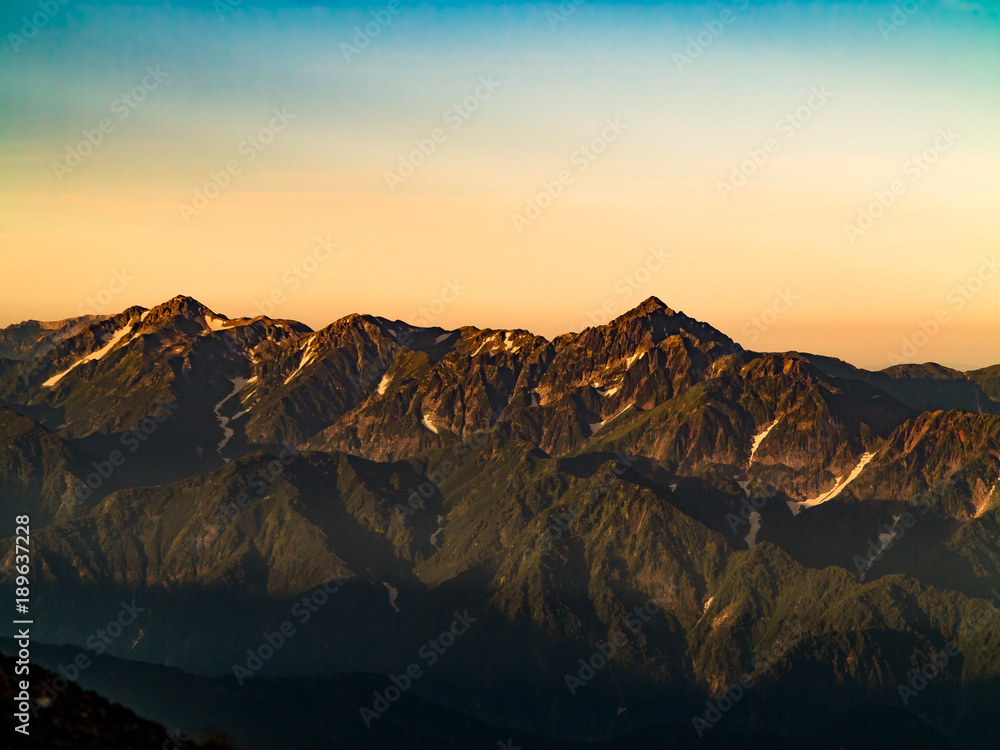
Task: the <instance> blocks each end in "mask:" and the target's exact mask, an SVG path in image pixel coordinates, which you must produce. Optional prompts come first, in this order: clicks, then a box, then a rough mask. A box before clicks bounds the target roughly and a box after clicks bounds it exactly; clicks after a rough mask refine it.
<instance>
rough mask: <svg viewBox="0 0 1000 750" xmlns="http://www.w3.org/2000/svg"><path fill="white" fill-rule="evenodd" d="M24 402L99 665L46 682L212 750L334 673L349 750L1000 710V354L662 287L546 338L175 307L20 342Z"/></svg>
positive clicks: (857, 727) (21, 496)
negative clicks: (260, 707)
mask: <svg viewBox="0 0 1000 750" xmlns="http://www.w3.org/2000/svg"><path fill="white" fill-rule="evenodd" d="M0 397H2V404H0V434H2V437H3V440H4V442H3V445H4V450H3V453H2V456H0V497H2V498H3V500H4V507H6V508H16V509H17V512H18V513H27V514H30V515H31V518H32V527H33V534H32V544H33V547H34V572H33V576H34V592H35V596H36V597H37V599H36V602H35V605H34V606H35V609H36V610H37V611H38V612H39V617H38V621H37V623H36V625H35V631H34V634H35V637H36V638H37V639H39V640H40V641H44V642H47V643H51V644H55V645H59V644H69V645H71V646H74V647H76V650H75V651H74V650H72V649H70V651H69V652H61V651H59V650H53V651H52V652H51V653H49V655H48V656H47V657H46V658H47V659H49V662H48V663H45V666H46V667H48V668H49V669H53V670H56V669H57V668H58V667H59V666H60V664H62V663H63V662H62V661H60V660H62V659H65V658H69V659H70V660H72V655H71V654H73V653H77V652H79V651H81V650H82V651H84V652H86V653H88V654H90V655H94V656H95V659H94V665H93V668H92V669H89V670H87V671H85V672H84V673H82V674H81V675H80V676H79V684H80V685H81V686H82V687H85V688H91V689H93V690H96V691H97V692H99V693H101V694H103V695H106V696H109V697H112V698H113V699H115V700H119V701H121V702H123V703H125V705H127V706H129V707H130V708H132V709H133V710H135V711H136V712H137V713H140V714H141V715H143V716H146V717H147V718H150V719H154V720H156V721H158V722H160V723H161V724H164V725H165V726H171V725H172V723H173V724H175V725H178V726H179V727H180V729H182V730H184V731H185V732H187V733H188V734H192V735H193V734H194V733H195V732H196V731H197V730H199V729H202V728H204V727H206V726H209V725H212V726H213V727H214V728H216V729H219V730H222V731H225V732H226V733H227V734H229V735H230V736H234V737H235V736H241V735H240V732H239V731H236V730H238V729H239V727H243V728H244V730H245V729H246V727H248V726H249V727H253V731H254V735H253V736H254V737H256V738H257V743H256V744H257V745H259V744H260V743H261V742H264V743H265V745H264V746H268V747H271V746H275V747H277V746H280V742H279V741H278V740H277V739H274V740H273V741H271V740H267V739H266V738H268V737H272V738H273V737H276V736H277V735H276V734H275V733H274V726H273V725H272V726H270V728H268V726H265V725H266V724H267V722H268V721H269V719H268V718H267V712H266V711H254V712H251V714H252V715H251V716H248V715H247V714H246V713H245V712H243V713H241V712H239V711H237V710H235V708H233V707H232V706H235V705H236V704H238V703H239V702H240V701H241V700H245V701H247V705H250V704H252V703H253V701H261V700H271V699H273V700H279V698H280V700H281V701H285V702H286V703H288V704H289V705H292V704H293V703H294V702H295V701H296V700H301V701H305V702H306V703H307V704H308V705H313V704H312V703H309V700H313V699H311V698H310V699H308V700H307V699H306V698H304V697H303V696H304V695H305V694H307V693H309V690H310V689H311V688H310V687H309V686H310V685H313V686H315V685H316V684H318V683H316V680H327V681H329V686H331V687H329V690H331V691H333V692H331V693H329V695H336V696H339V698H338V700H341V701H342V702H344V701H346V702H347V703H348V704H351V705H349V706H348V708H349V710H347V711H342V712H341V713H339V714H338V717H339V718H338V719H337V721H338V722H340V723H342V724H344V726H346V725H347V724H350V731H349V732H348V731H347V730H346V729H345V730H338V727H337V726H333V725H330V724H329V723H326V724H324V723H323V720H317V722H316V724H315V725H310V727H309V732H310V733H311V734H309V736H310V737H311V738H312V739H310V740H309V742H312V741H315V742H317V743H319V744H320V745H322V743H324V742H328V741H329V738H330V737H335V736H338V735H337V732H338V731H340V732H341V734H340V736H342V737H354V736H355V734H356V736H357V738H359V739H357V740H356V741H354V743H355V744H353V745H351V746H354V747H362V746H372V747H375V746H378V745H375V744H369V745H365V744H364V743H365V742H369V743H370V742H373V741H371V740H369V739H364V740H363V739H360V738H370V737H373V736H375V735H371V734H369V733H368V730H367V728H366V723H365V719H366V717H367V720H368V724H372V725H374V726H376V727H377V726H385V727H394V729H393V730H392V731H394V732H395V731H397V730H398V728H399V726H400V724H398V723H397V722H399V721H401V720H400V719H399V718H393V717H404V716H405V717H406V720H405V722H403V725H404V726H413V727H417V726H420V727H421V729H420V731H421V732H425V730H426V732H425V733H423V734H421V735H420V736H421V737H423V738H425V739H427V742H428V743H431V744H434V743H438V744H436V745H435V746H441V745H440V742H441V741H442V740H441V735H439V734H435V733H434V732H433V731H430V730H429V729H428V726H430V724H433V722H435V721H440V720H441V719H440V717H441V716H442V715H447V716H450V717H451V718H450V719H449V721H451V722H453V724H454V725H455V726H458V724H462V722H466V723H465V724H462V726H465V727H466V728H467V729H468V731H469V732H470V733H471V734H470V733H464V732H465V730H462V731H459V730H457V729H456V730H454V731H455V734H454V737H456V738H457V737H463V738H466V740H468V738H469V737H475V738H476V739H475V742H472V740H468V741H467V744H466V745H462V744H456V745H455V746H456V747H460V746H461V747H464V746H472V745H473V744H474V745H475V746H480V745H481V746H483V747H488V746H491V744H492V743H494V742H496V741H498V740H503V741H507V735H510V734H516V733H517V732H522V735H521V736H522V737H528V736H531V737H534V739H535V742H536V745H537V743H541V744H542V745H547V746H550V747H562V746H566V747H569V746H570V745H568V744H566V745H561V744H559V743H571V742H580V741H591V740H602V741H606V742H607V743H609V744H606V745H600V747H609V748H610V747H617V746H619V744H620V745H621V746H625V744H626V743H627V744H628V746H629V747H645V746H649V747H654V746H656V747H659V746H662V743H663V742H665V741H669V742H671V743H674V744H675V745H676V746H678V747H683V746H685V743H689V742H690V743H693V744H692V746H695V747H729V746H735V745H732V744H731V743H733V742H736V743H737V744H739V743H742V744H739V746H740V747H797V746H803V747H827V746H829V747H840V746H841V744H843V745H845V746H851V747H863V746H868V745H865V744H864V742H869V741H870V742H878V743H881V744H880V747H896V746H903V745H899V744H896V743H898V742H900V741H901V738H906V742H908V743H910V744H907V745H906V746H907V747H947V746H955V747H964V746H968V745H967V744H966V743H971V742H979V743H981V742H983V741H984V740H983V738H990V737H995V736H996V733H997V731H998V730H1000V726H997V723H998V719H997V717H996V711H995V705H996V703H997V700H998V699H1000V691H998V688H1000V617H996V618H995V619H994V618H993V613H994V612H996V609H995V607H994V606H993V605H994V604H1000V594H997V593H996V592H997V591H998V590H1000V544H998V542H1000V526H998V520H1000V511H998V507H1000V491H998V489H997V485H998V479H1000V366H997V367H992V368H985V369H983V370H978V371H973V372H958V371H955V370H950V369H947V368H944V367H941V366H939V365H934V364H927V365H908V366H903V365H899V366H895V367H891V368H888V369H886V370H883V371H881V372H871V371H867V370H861V369H858V368H855V367H853V366H851V365H849V364H847V363H845V362H842V361H839V360H836V359H833V358H829V357H823V356H818V355H813V354H806V353H800V352H786V353H760V352H753V351H748V350H746V349H744V348H743V347H741V346H740V345H739V344H738V343H737V342H734V341H733V340H731V339H730V338H729V337H727V336H726V335H725V334H723V333H721V332H720V331H718V330H716V329H714V328H713V327H711V326H710V325H708V324H705V323H701V322H699V321H697V320H694V319H692V318H690V317H688V316H686V315H684V314H683V313H681V312H678V311H674V310H672V309H670V308H669V307H667V306H666V305H664V304H663V303H662V302H660V301H659V300H657V299H656V298H650V299H648V300H646V301H645V302H643V303H642V304H641V305H639V306H638V307H636V308H635V309H633V310H631V311H630V312H628V313H626V314H624V315H622V316H620V317H618V318H616V319H614V320H612V321H611V322H609V323H608V324H607V325H603V326H596V327H592V328H588V329H586V330H584V331H582V332H579V333H568V334H564V335H562V336H559V337H557V338H555V339H553V340H547V339H545V338H543V337H540V336H536V335H534V334H532V333H530V332H528V331H523V330H509V331H508V330H483V329H478V328H474V327H464V328H459V329H455V330H445V329H442V328H424V327H416V326H412V325H409V324H407V323H405V322H402V321H390V320H386V319H384V318H379V317H374V316H370V315H351V316H348V317H346V318H343V319H341V320H338V321H336V322H335V323H333V324H331V325H330V326H328V327H326V328H324V329H322V330H319V331H313V330H311V329H310V328H309V327H308V326H305V325H303V324H301V323H298V322H295V321H290V320H277V319H270V318H267V317H264V316H257V317H253V318H227V317H226V316H224V315H221V314H219V313H215V312H213V311H212V310H210V309H208V308H207V307H205V306H204V305H202V304H200V303H199V302H197V301H195V300H193V299H191V298H188V297H176V298H174V299H172V300H170V301H169V302H166V303H165V304H162V305H159V306H157V307H154V308H152V309H148V310H147V309H145V308H141V307H134V308H130V309H128V310H125V311H123V312H121V313H119V314H117V315H111V316H86V317H82V318H73V319H67V320H62V321H58V322H54V323H39V322H36V321H28V322H26V323H22V324H19V325H16V326H11V327H9V328H6V329H3V330H2V331H0ZM14 515H15V514H14V513H7V514H5V515H4V516H3V517H2V518H0V526H2V529H0V536H2V537H3V538H4V539H5V541H3V542H2V543H0V563H3V564H9V563H10V562H11V560H12V554H13V551H12V550H13V546H12V543H11V541H10V539H9V537H10V536H11V535H12V534H13V516H14ZM4 585H5V586H9V581H5V583H4ZM991 601H992V603H991ZM126 606H127V607H132V608H133V609H132V610H130V611H132V612H134V613H135V615H134V617H133V616H130V617H129V621H130V622H129V625H128V626H127V627H123V628H120V629H119V630H120V631H121V632H120V633H119V634H118V635H117V636H115V637H114V638H108V637H104V638H101V637H97V636H96V635H95V634H97V633H98V632H105V631H104V630H103V628H104V627H105V626H106V625H107V624H108V623H109V622H110V621H113V620H115V618H117V617H118V616H119V613H120V612H121V611H122V608H123V607H126ZM42 613H44V616H43V614H42ZM998 614H1000V613H998ZM456 622H461V623H463V625H462V626H461V628H458V627H457V626H455V623H456ZM7 627H8V626H7V625H2V626H0V628H7ZM283 627H284V630H283V629H282V628H283ZM459 629H460V630H461V633H460V634H456V633H457V630H459ZM0 632H2V633H3V634H4V635H10V634H11V633H9V632H7V631H6V630H0ZM444 633H451V636H450V637H448V638H443V637H442V634H444ZM275 634H279V635H280V636H281V638H280V645H275V644H276V643H278V636H276V635H275ZM445 644H447V645H445ZM948 644H953V645H952V646H949V645H948ZM946 647H947V648H948V649H950V652H949V651H947V650H946ZM5 648H6V646H5ZM942 653H948V654H949V656H948V661H947V664H943V665H942V664H941V661H942V659H941V658H940V657H939V656H938V655H939V654H942ZM109 654H110V655H113V656H116V657H122V658H124V659H127V660H129V661H120V660H113V661H108V660H107V655H109ZM100 655H103V656H104V657H105V659H103V660H102V659H98V658H96V657H97V656H100ZM432 657H433V658H432ZM136 662H143V663H145V666H139V665H136ZM157 664H158V665H169V666H170V667H172V668H178V669H180V670H183V673H180V672H179V673H178V675H180V676H176V679H177V680H190V681H191V683H190V685H191V686H192V687H190V689H186V690H185V691H184V693H185V694H190V696H192V698H191V701H189V704H183V702H181V703H177V702H176V701H166V699H165V698H164V696H163V693H162V691H160V690H159V688H157V687H156V680H154V679H140V678H138V677H135V675H139V674H145V672H143V671H142V670H145V669H147V668H149V665H157ZM928 664H930V665H932V666H934V669H927V665H928ZM109 665H112V666H109ZM129 665H132V666H129ZM411 665H417V667H418V671H419V672H420V675H419V677H414V676H413V674H415V673H409V674H410V676H409V677H408V680H409V682H408V683H407V687H406V689H405V690H404V691H403V692H404V693H405V694H406V695H405V696H404V697H405V700H403V699H400V700H401V702H399V705H398V706H396V704H395V702H393V701H389V699H388V698H387V697H386V695H387V693H386V691H387V690H389V688H391V687H393V686H394V685H396V684H397V683H394V682H393V681H392V679H391V678H393V677H396V678H399V679H400V680H401V679H402V678H401V677H400V675H407V674H408V673H407V668H408V667H410V666H411ZM931 672H933V673H934V675H933V677H928V674H929V673H931ZM184 673H186V674H184ZM130 674H131V675H133V677H129V675H130ZM223 676H226V677H223ZM386 678H389V681H388V682H386ZM223 679H224V680H226V682H225V683H224V688H225V691H227V692H226V696H228V697H226V700H225V701H222V699H220V701H221V702H220V703H219V704H218V705H220V706H227V707H228V708H220V709H219V717H220V718H219V719H218V721H217V722H215V723H214V724H213V723H212V722H211V721H209V717H207V716H206V715H205V713H204V712H202V713H199V712H198V711H196V710H195V707H194V706H193V704H192V703H191V702H193V701H195V698H194V696H198V695H199V694H200V693H199V691H200V690H202V689H204V690H208V689H209V688H208V687H205V685H206V684H207V683H204V682H199V681H205V680H209V681H210V683H211V685H212V686H215V687H213V688H212V689H213V690H214V689H216V688H218V686H219V685H222V684H223V683H221V682H219V680H223ZM122 684H128V685H129V688H128V689H127V690H125V689H122V688H121V687H116V685H118V686H120V685H122ZM195 684H198V685H202V688H197V689H196V688H195V687H194V685H195ZM324 684H326V683H324ZM359 685H361V686H364V690H361V691H358V690H357V689H356V688H357V686H359ZM734 686H737V687H738V688H739V689H738V690H736V689H734ZM218 689H222V688H218ZM397 690H398V689H397ZM241 696H242V697H241ZM269 696H270V697H269ZM290 696H291V697H290ZM344 696H349V698H346V697H344ZM380 696H381V698H380ZM380 700H381V701H382V702H379V701H380ZM411 700H417V701H424V703H409V702H408V701H411ZM226 701H229V702H228V703H227V702H226ZM428 701H429V703H428ZM355 704H356V705H355ZM404 704H405V705H404ZM433 704H437V705H436V706H435V705H433ZM212 705H215V704H212ZM253 705H256V704H253ZM383 705H385V706H388V708H387V709H386V710H385V711H382V710H381V708H382V707H383ZM415 706H416V708H415ZM397 708H398V709H399V713H398V714H396V713H394V712H395V711H396V710H397ZM362 709H367V710H368V711H369V713H368V714H365V712H364V711H363V710H362ZM371 712H374V713H375V714H376V717H375V718H372V713H371ZM439 712H444V713H443V714H442V713H439ZM448 712H451V713H448ZM421 717H424V718H423V719H421ZM435 717H436V718H435ZM456 717H461V718H456ZM302 721H305V722H306V723H307V724H308V719H306V718H303V719H302ZM255 722H256V723H255ZM407 722H411V723H410V724H407ZM495 726H504V727H510V728H511V729H507V730H503V731H505V732H507V735H505V736H503V737H501V736H499V735H497V736H496V737H493V735H492V733H493V732H494V729H493V727H495ZM484 727H485V729H484ZM359 730H360V731H359ZM414 731H416V730H414ZM496 731H498V732H499V731H501V730H496ZM732 732H737V733H743V734H740V735H739V739H738V742H737V740H734V739H733V737H732V736H731V735H730V733H732ZM747 732H750V734H749V735H748V734H746V733H747ZM526 733H534V734H526ZM487 735H489V737H486V736H487ZM699 735H701V736H699ZM386 736H387V737H388V736H389V735H386ZM403 736H405V734H404V735H403ZM444 736H448V733H447V732H445V733H444ZM484 737H486V739H483V738H484ZM616 737H617V738H618V739H609V738H616ZM252 739H253V737H249V738H247V743H248V744H250V745H253V744H254V743H253V742H252V741H251V740H252ZM387 741H388V740H387ZM456 741H457V740H456ZM302 743H303V744H302V745H301V746H302V747H307V746H309V745H308V742H307V741H306V739H303V740H302ZM469 743H471V744H469ZM616 743H618V744H616ZM712 743H715V744H712ZM747 743H751V744H747ZM752 743H757V744H752ZM809 743H812V744H809ZM837 743H839V744H837ZM920 743H923V744H920ZM949 743H950V744H949ZM522 744H523V746H524V747H528V745H527V744H524V743H522ZM317 746H319V745H317Z"/></svg>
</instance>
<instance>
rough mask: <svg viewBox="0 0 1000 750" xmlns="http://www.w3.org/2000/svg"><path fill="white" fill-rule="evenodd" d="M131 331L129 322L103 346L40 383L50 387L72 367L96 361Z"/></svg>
mask: <svg viewBox="0 0 1000 750" xmlns="http://www.w3.org/2000/svg"><path fill="white" fill-rule="evenodd" d="M131 331H132V324H131V323H129V324H128V325H127V326H125V327H124V328H122V329H121V330H120V331H117V332H116V333H115V334H114V335H113V336H112V337H111V338H110V339H109V340H108V343H106V344H105V345H104V346H102V347H101V348H100V349H98V350H97V351H96V352H91V353H90V354H88V355H87V356H86V357H84V358H83V359H78V360H77V361H76V362H74V363H73V364H71V365H70V366H69V367H68V368H67V369H65V370H63V371H62V372H60V373H59V374H58V375H53V376H52V377H51V378H49V379H48V380H46V381H45V382H44V383H42V385H43V386H44V387H46V388H51V387H52V386H54V385H55V384H56V383H58V382H59V381H60V380H62V379H63V378H64V377H66V376H67V375H69V373H70V372H72V371H73V370H74V369H76V368H77V367H79V366H80V365H82V364H83V363H84V362H96V361H97V360H100V359H103V358H104V356H105V355H106V354H107V353H108V352H110V351H111V350H112V349H114V348H115V345H116V344H117V343H118V342H119V341H121V340H122V339H123V338H125V337H126V336H128V334H129V333H130V332H131Z"/></svg>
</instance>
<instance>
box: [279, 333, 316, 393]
mask: <svg viewBox="0 0 1000 750" xmlns="http://www.w3.org/2000/svg"><path fill="white" fill-rule="evenodd" d="M315 340H316V336H315V334H314V335H312V336H310V337H309V338H308V339H307V340H306V343H305V347H304V351H303V354H302V361H301V362H299V366H298V367H296V368H295V371H294V372H293V373H292V374H291V375H289V376H288V377H287V378H285V385H288V384H289V383H290V382H291V381H292V378H294V377H295V376H296V375H298V374H299V373H300V372H302V368H303V367H305V366H306V365H308V364H309V363H310V362H312V361H313V360H315V359H316V354H317V352H316V351H315V349H314V347H313V342H315Z"/></svg>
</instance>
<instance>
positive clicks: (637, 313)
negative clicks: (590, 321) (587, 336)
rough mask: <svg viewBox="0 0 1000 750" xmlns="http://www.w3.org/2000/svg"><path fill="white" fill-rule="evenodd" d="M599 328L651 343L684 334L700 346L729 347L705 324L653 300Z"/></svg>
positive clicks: (721, 336)
mask: <svg viewBox="0 0 1000 750" xmlns="http://www.w3.org/2000/svg"><path fill="white" fill-rule="evenodd" d="M603 328H604V329H605V330H607V331H610V332H614V333H615V335H623V334H624V335H625V337H626V338H630V339H632V338H642V337H644V336H646V335H649V336H650V337H651V338H652V340H653V342H654V343H658V342H660V341H662V340H663V339H665V338H667V337H669V336H673V335H676V334H679V333H687V334H690V335H691V336H693V337H695V338H696V339H698V340H699V341H701V342H703V343H709V342H714V343H721V344H727V345H729V344H732V343H733V342H732V339H730V338H729V337H728V336H726V335H725V334H724V333H722V332H721V331H718V330H717V329H715V328H713V327H712V326H710V325H708V324H707V323H702V322H701V321H699V320H695V319H694V318H691V317H689V316H687V315H685V314H684V313H683V312H680V311H679V310H673V309H671V308H670V307H668V306H667V305H666V304H664V303H663V301H662V300H660V299H659V298H657V297H649V298H648V299H646V300H645V301H643V302H641V303H640V304H639V305H637V306H636V307H634V308H632V309H631V310H629V311H628V312H627V313H624V314H623V315H619V316H618V317H617V318H615V319H614V320H612V321H611V322H609V323H608V324H607V325H606V326H603Z"/></svg>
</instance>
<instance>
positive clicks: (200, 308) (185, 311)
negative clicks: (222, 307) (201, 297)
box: [150, 294, 228, 320]
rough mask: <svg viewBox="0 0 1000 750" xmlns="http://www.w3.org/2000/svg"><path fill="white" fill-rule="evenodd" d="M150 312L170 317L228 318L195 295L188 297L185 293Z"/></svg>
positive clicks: (157, 315) (158, 315)
mask: <svg viewBox="0 0 1000 750" xmlns="http://www.w3.org/2000/svg"><path fill="white" fill-rule="evenodd" d="M150 314H151V315H156V317H160V316H161V315H164V316H169V317H175V316H180V317H183V318H199V317H204V316H211V317H213V318H217V319H220V320H228V318H227V317H226V316H225V315H219V314H217V313H215V312H213V311H212V310H210V309H209V308H207V307H206V306H205V305H203V304H202V303H201V302H199V301H198V300H196V299H194V298H193V297H188V296H186V295H183V294H178V295H177V296H176V297H174V298H173V299H171V300H168V301H167V302H164V303H163V304H161V305H157V306H156V307H154V308H153V309H152V310H151V311H150Z"/></svg>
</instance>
